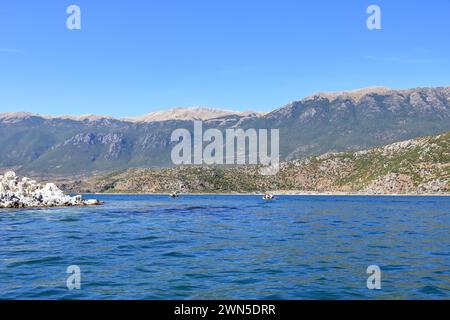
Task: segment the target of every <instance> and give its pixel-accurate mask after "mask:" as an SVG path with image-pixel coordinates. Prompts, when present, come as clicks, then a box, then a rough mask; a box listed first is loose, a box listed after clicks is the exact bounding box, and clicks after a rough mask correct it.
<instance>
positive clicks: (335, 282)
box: [0, 195, 450, 299]
mask: <svg viewBox="0 0 450 320" xmlns="http://www.w3.org/2000/svg"><path fill="white" fill-rule="evenodd" d="M91 197H92V196H91ZM95 198H98V199H101V200H103V201H105V205H103V206H99V207H71V208H54V209H40V210H36V209H32V210H1V211H0V299H449V298H450V197H394V196H393V197H366V196H281V197H280V199H279V200H277V201H273V202H265V201H263V200H262V199H261V196H225V195H220V196H219V195H217V196H216V195H201V196H200V195H196V196H194V195H192V196H189V195H184V196H182V197H180V198H178V199H170V198H169V197H167V196H156V195H151V196H150V195H96V196H95ZM70 265H77V266H79V267H80V269H81V289H80V290H69V289H68V288H67V285H66V280H67V277H68V276H69V274H67V273H66V270H67V267H68V266H70ZM370 265H378V266H379V267H380V268H381V273H382V278H381V283H382V288H381V290H369V289H367V286H366V281H367V277H368V276H369V275H368V274H366V269H367V267H368V266H370Z"/></svg>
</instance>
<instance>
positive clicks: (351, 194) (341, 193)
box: [83, 191, 450, 197]
mask: <svg viewBox="0 0 450 320" xmlns="http://www.w3.org/2000/svg"><path fill="white" fill-rule="evenodd" d="M270 193H272V194H274V195H277V196H373V197H382V196H383V197H448V196H450V193H427V194H424V193H398V194H397V193H383V194H375V193H345V192H277V191H274V192H270ZM83 194H88V195H89V194H91V195H118V196H125V195H136V196H138V195H153V196H168V195H169V193H160V192H98V193H97V192H96V193H83ZM263 194H264V193H263V192H236V193H230V192H224V193H219V192H217V193H210V192H205V193H195V192H192V193H191V192H187V193H181V194H180V195H181V196H182V195H187V196H259V195H261V196H262V195H263Z"/></svg>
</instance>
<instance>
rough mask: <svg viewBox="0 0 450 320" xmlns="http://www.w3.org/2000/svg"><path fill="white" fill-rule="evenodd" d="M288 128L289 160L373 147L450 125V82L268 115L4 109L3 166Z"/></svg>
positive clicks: (88, 161) (137, 160)
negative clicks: (210, 133) (196, 135)
mask: <svg viewBox="0 0 450 320" xmlns="http://www.w3.org/2000/svg"><path fill="white" fill-rule="evenodd" d="M194 119H199V120H203V121H204V129H207V128H218V129H220V130H225V129H227V128H242V129H248V128H255V129H258V128H262V129H270V128H273V129H280V152H281V159H282V160H292V159H296V158H302V157H305V156H309V155H318V154H323V153H326V152H329V151H348V150H362V149H367V148H370V147H373V146H379V145H386V144H389V143H392V142H396V141H401V140H406V139H411V138H416V137H419V136H424V135H431V134H437V133H441V132H444V131H448V130H450V87H438V88H416V89H410V90H393V89H388V88H379V87H376V88H366V89H360V90H354V91H347V92H337V93H319V94H315V95H312V96H310V97H307V98H305V99H302V100H300V101H295V102H292V103H290V104H288V105H286V106H284V107H281V108H279V109H276V110H275V111H273V112H270V113H268V114H261V113H253V112H234V111H228V110H217V109H208V108H190V109H182V108H180V109H174V110H169V111H163V112H155V113H151V114H148V115H145V116H142V117H134V118H127V119H116V118H113V117H109V116H94V115H87V116H77V117H73V116H58V117H55V116H39V115H34V114H30V113H2V114H0V145H1V146H2V152H1V153H0V167H1V168H15V169H16V170H19V172H27V173H30V172H31V173H56V174H77V173H92V172H95V171H109V170H117V169H127V168H133V167H168V166H172V163H171V160H170V153H171V150H172V147H173V143H171V142H170V136H171V133H172V132H173V130H175V129H178V128H186V129H188V130H192V128H193V122H192V120H194Z"/></svg>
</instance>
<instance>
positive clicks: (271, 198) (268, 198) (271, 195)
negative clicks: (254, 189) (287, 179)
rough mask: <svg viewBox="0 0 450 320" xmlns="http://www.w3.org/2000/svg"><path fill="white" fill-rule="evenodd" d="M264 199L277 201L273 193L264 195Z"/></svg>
mask: <svg viewBox="0 0 450 320" xmlns="http://www.w3.org/2000/svg"><path fill="white" fill-rule="evenodd" d="M263 199H264V200H275V196H274V195H273V194H271V193H267V192H266V193H264V196H263Z"/></svg>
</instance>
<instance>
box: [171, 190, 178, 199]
mask: <svg viewBox="0 0 450 320" xmlns="http://www.w3.org/2000/svg"><path fill="white" fill-rule="evenodd" d="M169 196H170V197H171V198H178V197H179V195H178V191H174V192H172V193H171V194H170V195H169Z"/></svg>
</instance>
